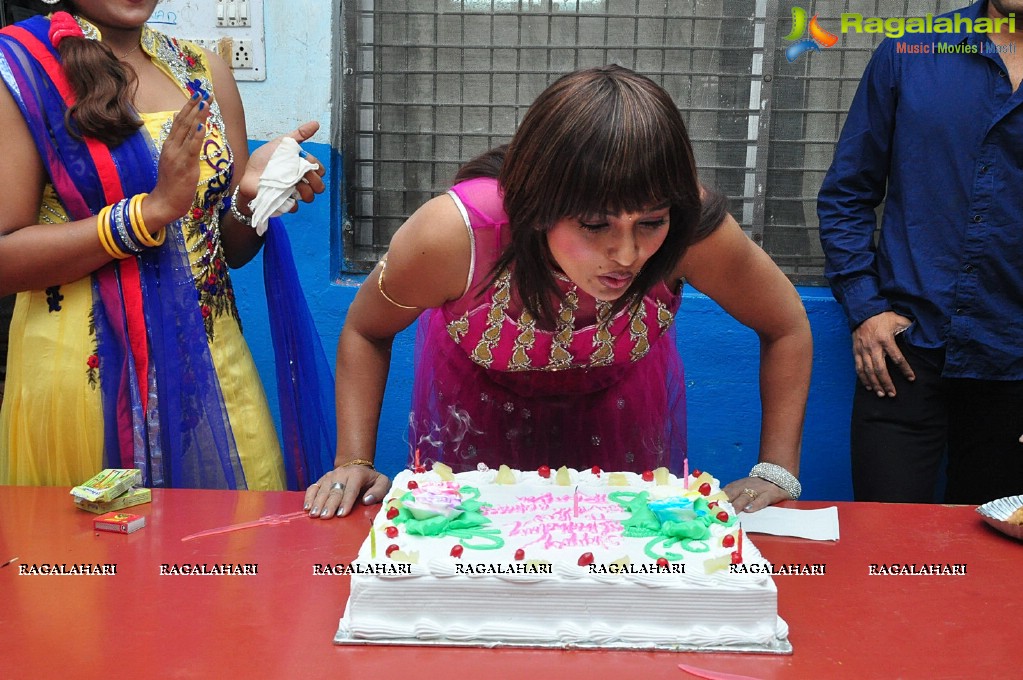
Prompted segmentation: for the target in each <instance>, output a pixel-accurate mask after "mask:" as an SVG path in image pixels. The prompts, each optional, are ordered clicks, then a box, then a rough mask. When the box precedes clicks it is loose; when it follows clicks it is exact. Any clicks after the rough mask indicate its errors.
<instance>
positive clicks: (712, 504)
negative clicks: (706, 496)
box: [707, 501, 718, 508]
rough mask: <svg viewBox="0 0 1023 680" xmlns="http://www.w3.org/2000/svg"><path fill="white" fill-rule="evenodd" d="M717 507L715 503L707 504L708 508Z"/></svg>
mask: <svg viewBox="0 0 1023 680" xmlns="http://www.w3.org/2000/svg"><path fill="white" fill-rule="evenodd" d="M717 506H718V502H717V501H711V502H710V503H707V507H708V508H716V507H717Z"/></svg>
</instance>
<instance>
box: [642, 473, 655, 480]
mask: <svg viewBox="0 0 1023 680" xmlns="http://www.w3.org/2000/svg"><path fill="white" fill-rule="evenodd" d="M643 481H644V482H652V481H654V473H653V470H643Z"/></svg>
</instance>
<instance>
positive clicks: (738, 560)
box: [732, 550, 742, 564]
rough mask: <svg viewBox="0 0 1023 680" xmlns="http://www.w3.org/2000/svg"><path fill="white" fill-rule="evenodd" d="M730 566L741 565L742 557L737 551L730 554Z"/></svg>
mask: <svg viewBox="0 0 1023 680" xmlns="http://www.w3.org/2000/svg"><path fill="white" fill-rule="evenodd" d="M732 564H742V555H740V554H739V551H738V550H736V551H735V552H733V553H732Z"/></svg>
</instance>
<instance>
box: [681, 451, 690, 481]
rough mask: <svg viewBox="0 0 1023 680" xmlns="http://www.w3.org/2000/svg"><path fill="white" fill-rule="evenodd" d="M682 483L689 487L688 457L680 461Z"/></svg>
mask: <svg viewBox="0 0 1023 680" xmlns="http://www.w3.org/2000/svg"><path fill="white" fill-rule="evenodd" d="M682 483H683V484H685V485H686V486H688V485H689V456H686V457H685V458H683V459H682Z"/></svg>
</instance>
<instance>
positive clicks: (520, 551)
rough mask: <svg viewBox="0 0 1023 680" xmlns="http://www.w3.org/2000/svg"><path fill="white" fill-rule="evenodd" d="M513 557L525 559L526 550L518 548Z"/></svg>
mask: <svg viewBox="0 0 1023 680" xmlns="http://www.w3.org/2000/svg"><path fill="white" fill-rule="evenodd" d="M515 559H517V560H524V559H526V551H525V550H523V549H522V548H519V549H518V550H516V551H515Z"/></svg>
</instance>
